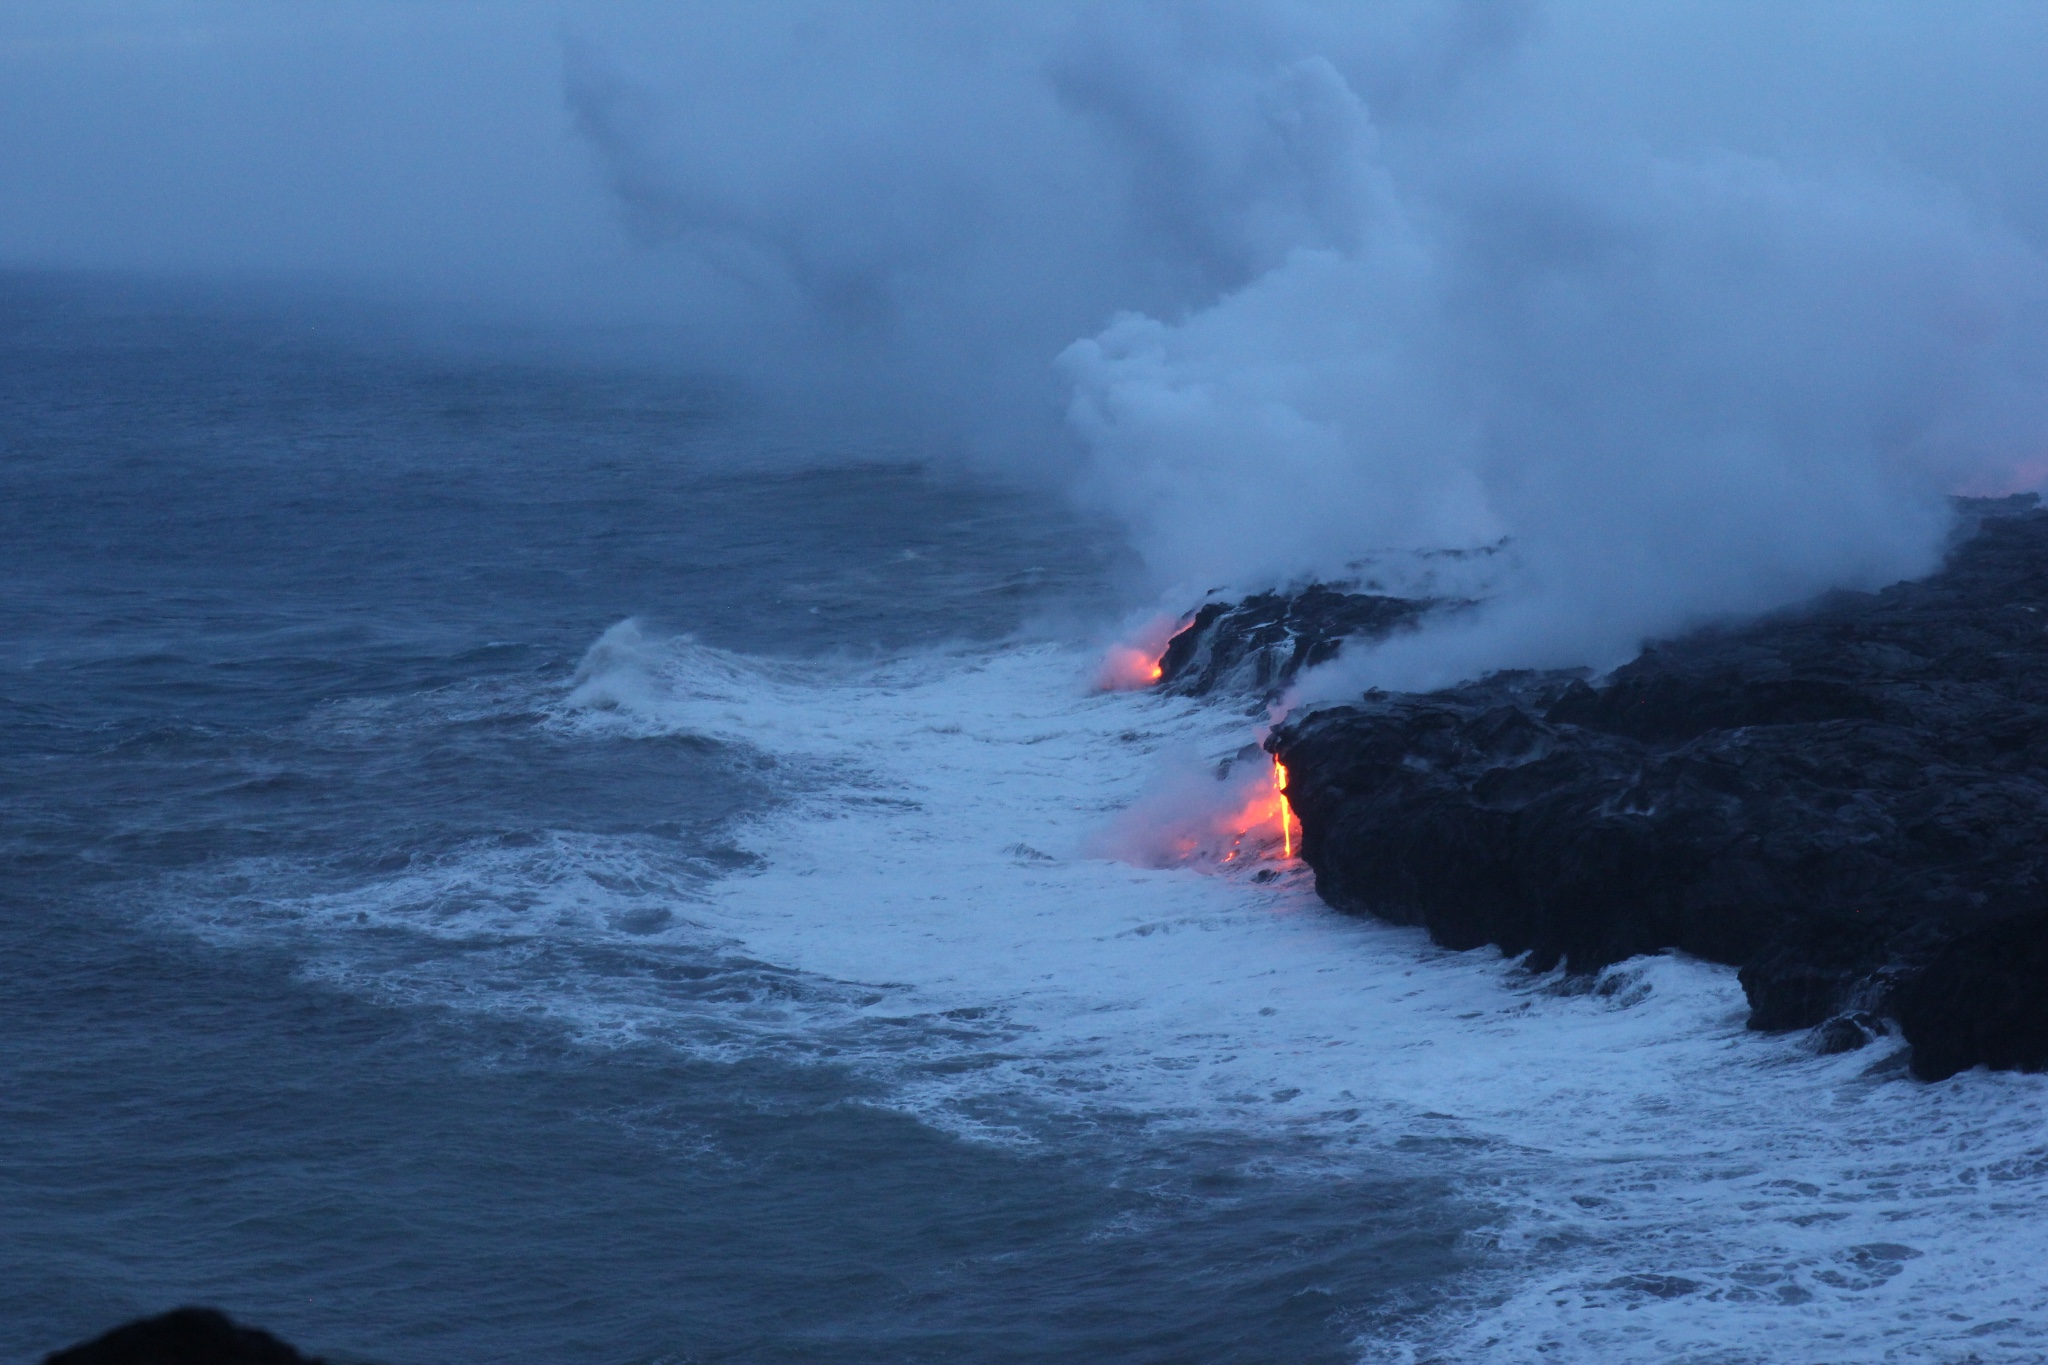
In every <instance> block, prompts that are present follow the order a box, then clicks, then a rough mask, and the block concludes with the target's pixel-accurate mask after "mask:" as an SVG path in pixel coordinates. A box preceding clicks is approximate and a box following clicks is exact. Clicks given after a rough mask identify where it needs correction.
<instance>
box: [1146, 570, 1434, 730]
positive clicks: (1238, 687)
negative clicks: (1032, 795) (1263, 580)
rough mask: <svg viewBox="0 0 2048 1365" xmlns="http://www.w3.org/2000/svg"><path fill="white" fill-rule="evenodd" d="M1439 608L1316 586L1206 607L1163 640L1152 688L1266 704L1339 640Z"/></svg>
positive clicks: (1325, 658)
mask: <svg viewBox="0 0 2048 1365" xmlns="http://www.w3.org/2000/svg"><path fill="white" fill-rule="evenodd" d="M1447 605H1452V604H1447V603H1442V602H1438V601H1435V600H1433V599H1417V598H1409V597H1386V596H1382V595H1380V594H1377V593H1362V592H1344V591H1341V590H1339V589H1337V588H1333V587H1330V586H1328V585H1325V584H1321V583H1318V584H1312V585H1311V586H1309V587H1307V588H1304V589H1302V590H1301V591H1299V592H1294V593H1277V592H1266V593H1259V594H1258V595H1256V596H1253V597H1247V598H1245V599H1244V600H1243V601H1242V602H1210V603H1208V604H1207V605H1205V606H1203V607H1202V609H1201V610H1200V611H1197V612H1196V613H1195V614H1194V615H1193V616H1192V617H1191V618H1189V619H1188V622H1187V624H1186V625H1184V626H1182V627H1181V628H1180V630H1179V632H1178V633H1176V634H1175V635H1174V637H1173V638H1172V639H1171V640H1169V641H1168V642H1167V645H1166V653H1165V654H1163V655H1161V656H1160V659H1159V681H1158V683H1157V684H1156V685H1157V686H1158V687H1159V688H1160V689H1161V690H1162V691H1167V692H1176V693H1180V694H1181V695H1183V696H1190V697H1202V696H1208V695H1210V694H1211V693H1215V692H1232V693H1249V694H1251V695H1253V696H1256V697H1257V698H1259V699H1260V700H1261V701H1271V700H1274V699H1276V698H1278V697H1279V696H1280V694H1281V693H1282V692H1284V691H1286V690H1287V687H1288V686H1289V685H1290V684H1291V683H1293V681H1294V680H1295V678H1296V677H1297V676H1298V675H1299V674H1300V673H1301V671H1302V670H1303V669H1305V668H1313V667H1314V666H1315V665H1317V664H1321V663H1328V662H1329V661H1330V660H1332V659H1334V658H1336V657H1337V654H1338V651H1339V650H1341V649H1342V648H1343V646H1344V643H1345V641H1346V640H1351V639H1361V638H1362V639H1373V638H1379V637H1383V636H1387V635H1391V634H1392V633H1393V632H1395V631H1397V630H1403V629H1408V628H1412V627H1413V626H1414V625H1415V624H1416V623H1417V622H1418V621H1420V620H1421V618H1422V617H1423V616H1424V615H1426V614H1427V613H1428V612H1430V611H1431V610H1433V609H1439V608H1442V607H1444V606H1447ZM1456 605H1464V604H1456Z"/></svg>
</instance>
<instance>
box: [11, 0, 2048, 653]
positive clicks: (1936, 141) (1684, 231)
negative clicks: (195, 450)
mask: <svg viewBox="0 0 2048 1365" xmlns="http://www.w3.org/2000/svg"><path fill="white" fill-rule="evenodd" d="M2044 115H2048V6H2044V5H2041V4H2039V3H1991V2H1990V0H1986V2H1985V3H1962V2H1961V0H1958V2H1957V3H1924V2H1923V0H1899V3H1884V2H1883V0H1840V2H1839V3H1831V4H1800V3H1797V2H1796V0H1761V2H1758V3H1749V2H1748V0H1697V3H1678V2H1677V0H1673V2H1672V3H1656V2H1655V0H1580V2H1578V3H1567V2H1566V0H1555V2H1554V3H1548V4H1541V3H1534V0H1531V2H1530V3H1519V2H1516V0H1509V2H1506V3H1479V2H1477V0H1472V2H1469V3H1455V2H1454V0H1446V2H1445V3H1426V2H1424V0H1400V3H1381V4H1374V3H1371V2H1370V0H1342V3H1283V2H1280V0H1273V2H1271V3H1247V2H1243V0H1240V2H1237V3H1224V2H1222V0H1217V2H1214V3H1198V2H1191V3H1179V4H1147V3H1098V4H1089V3H1072V2H1068V0H1034V3H1028V4H1026V3H1004V2H1003V0H988V3H980V4H973V5H962V4H944V3H901V2H900V0H873V2H872V3H854V2H853V0H844V2H843V3H822V2H819V3H793V2H790V0H747V3H713V2H712V0H702V2H701V3H694V4H653V3H623V2H621V3H573V2H571V0H561V2H559V3H456V2H455V0H405V2H401V0H349V2H348V3H340V2H339V0H336V2H333V3H328V2H325V0H245V2H242V3H230V2H228V0H221V2H219V3H198V2H196V0H185V2H181V0H158V2H156V3H139V2H138V3H115V2H113V0H105V2H102V0H57V2H55V3H53V0H39V3H35V4H27V3H0V131H4V136H0V185H4V187H5V192H4V195H0V263H6V264H15V265H26V266H42V265H56V266H83V267H112V268H141V269H147V270H167V271H196V272H215V273H224V274H235V273H248V272H265V273H285V274H290V273H294V272H310V273H314V274H318V275H320V276H322V277H324V278H325V279H327V280H329V281H330V282H331V281H333V280H336V279H353V280H358V281H361V282H363V283H364V284H365V285H366V286H374V287H376V288H379V289H382V290H386V291H393V292H396V293H398V294H399V295H400V296H404V295H405V294H406V293H408V292H412V293H419V294H426V293H432V294H438V295H444V296H450V297H465V298H470V299H475V300H480V301H483V302H487V303H489V304H491V305H492V306H494V307H497V308H500V309H512V310H516V311H531V312H533V313H535V314H536V315H538V316H542V317H566V318H581V319H608V318H616V319H637V320H640V321H644V322H651V323H654V324H658V325H659V327H660V328H662V329H663V330H664V332H665V333H666V334H667V335H669V336H670V337H671V338H672V340H673V343H674V344H675V345H676V346H678V347H681V348H683V350H684V351H685V352H686V353H692V354H695V355H697V356H698V357H699V359H700V360H701V361H702V362H704V363H716V364H718V365H721V366H724V367H726V368H729V369H732V370H734V371H736V372H738V373H739V374H740V375H741V376H743V377H744V378H746V379H747V380H748V381H750V382H751V383H752V384H753V385H754V386H755V387H756V388H757V389H758V390H759V391H760V392H762V393H763V394H765V395H768V396H769V398H770V399H771V401H784V402H789V403H795V402H797V401H799V400H802V401H806V402H809V403H812V404H816V405H820V406H822V407H824V408H826V409H832V408H834V407H838V408H843V409H846V410H855V409H858V410H859V411H861V412H863V413H864V414H866V419H867V420H877V421H885V422H894V423H898V424H900V425H902V426H903V427H904V428H905V429H906V430H910V429H914V430H916V431H918V432H921V433H923V434H924V435H925V436H928V437H929V438H930V439H932V440H936V441H942V442H944V443H946V444H947V445H948V446H949V448H953V449H957V450H959V451H962V452H965V455H966V457H967V458H970V459H975V460H979V461H981V462H982V463H984V464H988V465H993V466H997V467H1002V468H1008V469H1012V470H1016V471H1020V472H1035V473H1039V474H1048V475H1049V476H1051V477H1056V478H1060V479H1064V480H1066V481H1067V482H1068V483H1069V484H1070V486H1072V487H1073V488H1074V489H1075V490H1076V491H1077V493H1078V494H1079V495H1080V496H1083V497H1085V498H1087V499H1090V500H1091V501H1093V502H1094V503H1096V504H1097V505H1100V506H1103V507H1105V508H1107V509H1108V510H1110V511H1112V512H1113V513H1115V514H1116V515H1118V516H1120V517H1122V518H1123V519H1124V520H1125V521H1126V522H1127V523H1128V524H1129V525H1130V526H1131V527H1132V531H1133V537H1134V540H1135V543H1136V544H1137V545H1138V548H1139V549H1140V551H1141V552H1142V553H1143V554H1144V555H1145V557H1146V559H1147V561H1148V562H1149V563H1150V564H1151V565H1152V567H1153V570H1154V574H1155V578H1156V580H1157V583H1158V585H1159V586H1160V587H1162V588H1166V589H1171V590H1173V591H1176V592H1181V593H1183V594H1184V593H1185V592H1187V591H1190V590H1193V589H1196V588H1199V587H1207V586H1210V585H1211V584H1212V583H1213V582H1240V583H1251V582H1253V581H1273V580H1276V579H1286V578H1289V577H1293V576H1300V575H1304V574H1312V573H1325V574H1327V573H1332V572H1338V571H1341V569H1342V566H1343V564H1344V563H1345V562H1347V561H1348V560H1349V559H1352V558H1355V557H1356V556H1357V555H1358V554H1360V553H1362V552H1365V551H1371V550H1376V549H1381V548H1385V547H1388V546H1396V547H1398V546H1402V545H1424V544H1443V543H1478V542H1485V541H1489V540H1492V539H1496V538H1498V537H1501V536H1509V537H1513V538H1514V540H1515V543H1516V544H1517V545H1518V546H1519V547H1520V548H1519V550H1518V553H1519V554H1520V555H1521V556H1522V559H1521V561H1520V562H1521V563H1522V564H1523V566H1524V581H1523V587H1522V589H1521V591H1522V592H1523V593H1524V595H1525V596H1526V597H1527V598H1528V600H1529V601H1530V602H1531V603H1537V602H1539V601H1540V603H1541V609H1540V610H1538V608H1537V607H1535V606H1531V607H1530V608H1529V609H1528V612H1527V613H1525V619H1524V622H1523V624H1522V625H1521V626H1520V627H1516V630H1519V631H1520V634H1519V635H1517V636H1515V638H1516V639H1517V640H1519V641H1520V642H1521V643H1511V642H1510V643H1498V644H1497V645H1494V644H1489V645H1487V646H1486V647H1485V649H1483V650H1481V653H1482V654H1485V652H1486V650H1493V651H1494V654H1488V655H1486V657H1487V658H1489V659H1491V658H1494V657H1495V655H1498V656H1499V657H1500V658H1503V659H1505V658H1508V657H1509V656H1514V657H1517V658H1519V657H1521V656H1522V655H1525V654H1528V653H1529V651H1530V650H1531V649H1532V648H1534V646H1533V645H1531V644H1530V643H1529V642H1530V641H1532V640H1536V639H1538V638H1539V637H1540V638H1541V639H1544V640H1548V641H1550V642H1551V643H1550V644H1549V645H1547V646H1545V648H1547V649H1550V650H1551V651H1552V652H1559V651H1562V652H1566V653H1569V652H1570V651H1571V650H1575V649H1576V650H1580V651H1596V652H1597V651H1600V650H1608V651H1612V650H1613V649H1616V648H1620V647H1623V645H1625V644H1626V642H1628V641H1631V640H1633V639H1635V638H1639V637H1640V635H1641V634H1643V633H1645V632H1650V631H1657V630H1664V629H1670V628H1673V627H1674V626H1675V625H1679V624H1683V623H1684V622H1686V621H1690V620H1696V619H1702V618H1705V617H1711V616H1713V615H1715V614H1718V613H1725V612H1739V611H1745V610H1752V609H1754V608H1756V607H1759V606H1767V605H1771V604H1773V603H1776V602H1779V601H1785V600H1792V599H1794V598H1796V597H1798V596H1800V595H1802V594H1805V593H1808V592H1811V591H1815V590H1817V589H1818V588H1820V587H1825V586H1828V585H1830V584H1832V583H1843V582H1846V583H1858V584H1865V583H1875V582H1881V581H1884V580H1885V579H1886V578H1888V577H1896V576H1898V575H1899V574H1901V573H1905V572H1912V571H1917V570H1918V569H1921V568H1924V567H1925V566H1926V565H1927V564H1928V563H1929V562H1931V557H1932V556H1933V554H1934V553H1935V551H1936V548H1937V546H1938V543H1939V537H1940V525H1941V498H1942V495H1943V494H1945V493H1946V492H1949V491H1953V490H1955V489H1958V488H1965V487H1971V488H1982V489H1991V488H2003V487H2012V486H2019V485H2022V484H2027V483H2031V482H2038V481H2039V479H2040V477H2041V476H2042V474H2043V472H2048V465H2044V464H2043V460H2044V457H2048V407H2044V403H2043V400H2042V391H2043V390H2042V383H2043V379H2044V375H2048V266H2044V254H2043V252H2044V247H2048V148H2044V138H2048V117H2044ZM1306 490H1313V492H1312V495H1305V491H1306ZM1503 619H1505V618H1503ZM1591 622H1597V623H1598V628H1597V629H1594V627H1593V626H1591V625H1589V624H1588V623H1591ZM1568 623H1576V624H1568ZM1575 632H1576V634H1575ZM1588 632H1590V633H1588ZM1509 634H1511V635H1512V634H1514V632H1513V631H1510V632H1509ZM1580 635H1583V636H1584V637H1585V638H1583V639H1581V638H1578V636H1580ZM1567 637H1570V638H1567ZM1596 637H1597V638H1596ZM1506 638H1507V637H1506V636H1503V637H1502V639H1503V640H1506ZM1538 652H1541V651H1540V650H1539V651H1538Z"/></svg>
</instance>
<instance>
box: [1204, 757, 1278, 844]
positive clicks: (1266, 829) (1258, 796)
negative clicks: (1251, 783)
mask: <svg viewBox="0 0 2048 1365" xmlns="http://www.w3.org/2000/svg"><path fill="white" fill-rule="evenodd" d="M1225 824H1226V831H1227V835H1228V837H1229V839H1230V848H1229V851H1227V852H1226V853H1224V855H1223V857H1222V859H1221V861H1223V862H1226V863H1233V862H1236V861H1237V858H1238V855H1239V854H1240V853H1243V852H1245V848H1244V841H1245V840H1246V839H1251V838H1257V839H1259V840H1260V842H1262V843H1263V842H1264V841H1265V840H1268V839H1271V838H1272V837H1273V835H1274V834H1276V833H1277V834H1278V835H1279V836H1280V856H1281V857H1282V858H1288V859H1291V858H1293V857H1294V803H1293V802H1291V801H1289V800H1288V799H1287V765H1286V764H1284V763H1282V762H1281V761H1280V760H1279V759H1277V758H1276V759H1274V760H1273V766H1272V768H1271V769H1270V770H1269V771H1268V773H1267V781H1266V782H1264V783H1262V784H1260V785H1259V786H1258V787H1256V788H1254V789H1253V791H1252V794H1251V796H1250V798H1249V799H1248V800H1247V801H1246V802H1245V803H1244V805H1243V806H1241V807H1240V808H1239V809H1238V811H1237V813H1236V815H1235V816H1233V817H1232V818H1231V819H1229V820H1228V821H1227V822H1225ZM1265 847H1266V848H1267V849H1269V850H1270V849H1271V848H1272V845H1271V844H1266V845H1265ZM1255 856H1257V855H1255ZM1263 856H1266V857H1270V856H1272V855H1271V853H1270V852H1268V853H1266V854H1265V855H1263Z"/></svg>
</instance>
